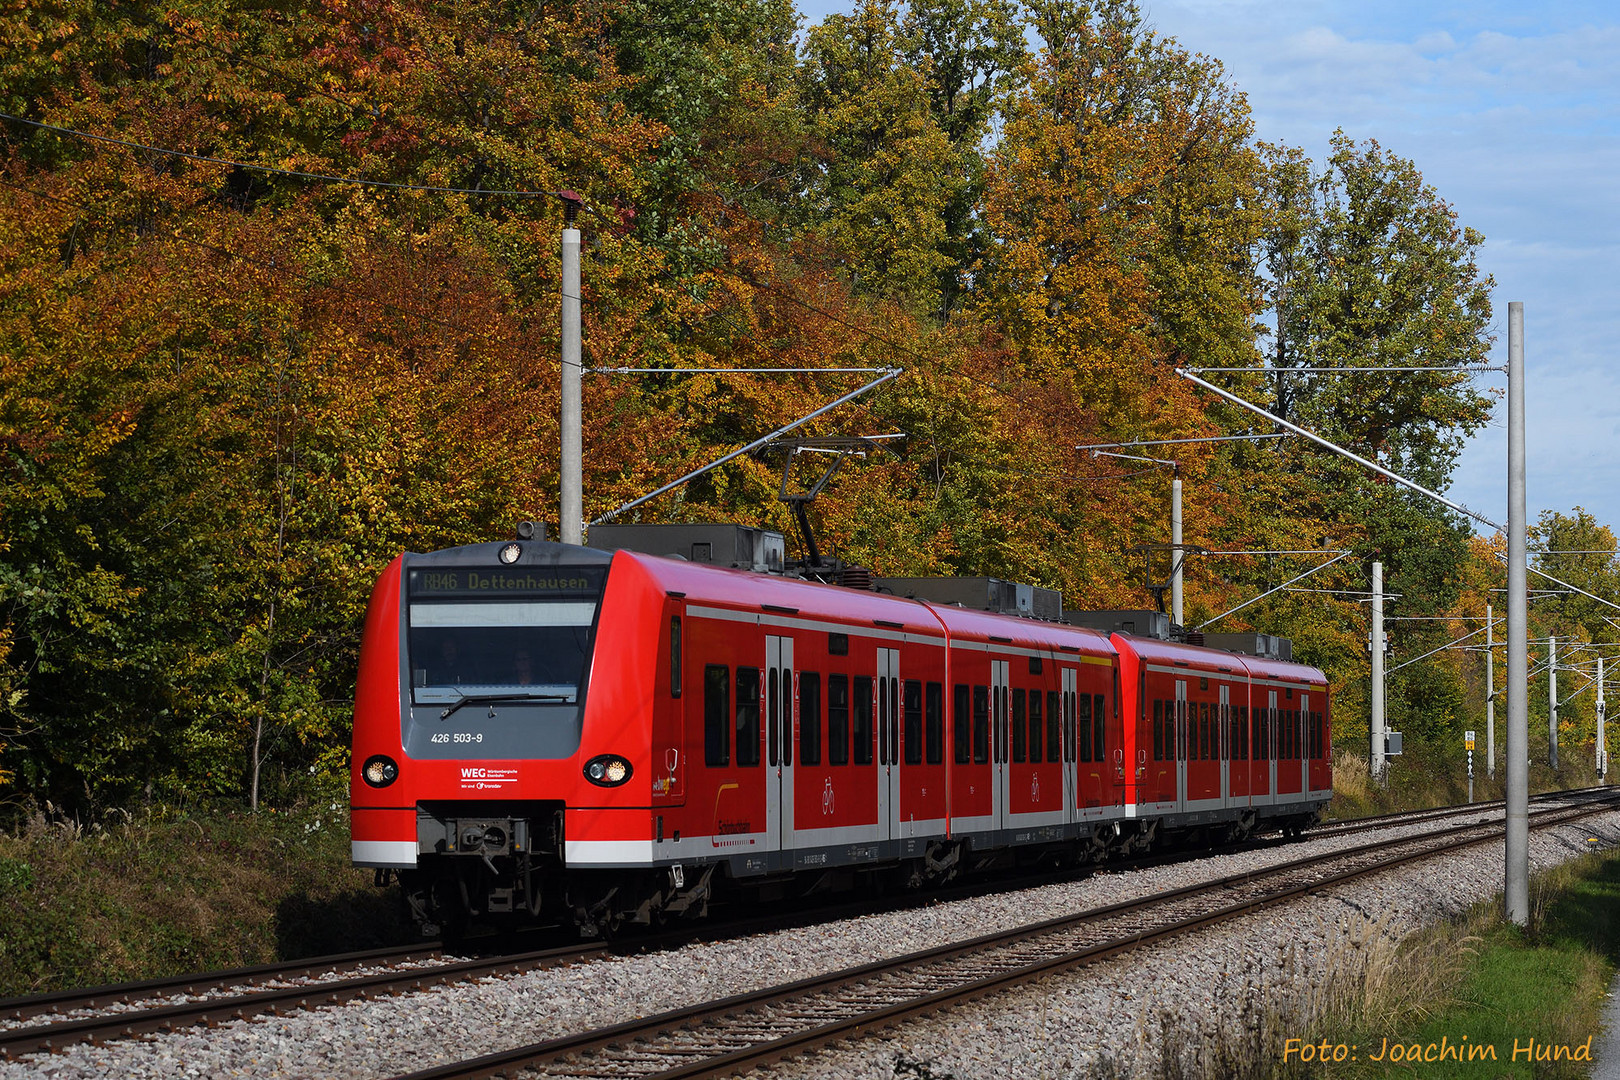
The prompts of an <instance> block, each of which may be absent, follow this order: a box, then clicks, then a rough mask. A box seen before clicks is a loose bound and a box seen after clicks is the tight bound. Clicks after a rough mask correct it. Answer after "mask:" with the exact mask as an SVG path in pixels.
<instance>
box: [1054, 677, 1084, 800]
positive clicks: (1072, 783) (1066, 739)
mask: <svg viewBox="0 0 1620 1080" xmlns="http://www.w3.org/2000/svg"><path fill="white" fill-rule="evenodd" d="M1079 682H1080V669H1079V668H1072V667H1068V666H1067V665H1065V666H1064V668H1063V698H1062V702H1063V723H1062V725H1061V729H1062V731H1061V734H1062V752H1061V753H1059V754H1058V758H1059V761H1060V763H1061V768H1062V769H1063V809H1064V815H1063V820H1064V821H1079V820H1080V816H1081V815H1080V783H1079V777H1078V771H1079V770H1078V767H1077V766H1076V765H1075V761H1074V759H1075V753H1074V725H1075V719H1074V717H1075V696H1076V687H1078V686H1079Z"/></svg>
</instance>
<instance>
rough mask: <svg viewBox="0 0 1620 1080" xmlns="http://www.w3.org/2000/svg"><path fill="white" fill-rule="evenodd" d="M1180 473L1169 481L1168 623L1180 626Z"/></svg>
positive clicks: (1178, 471)
mask: <svg viewBox="0 0 1620 1080" xmlns="http://www.w3.org/2000/svg"><path fill="white" fill-rule="evenodd" d="M1183 561H1184V560H1183V559H1182V556H1181V471H1180V469H1179V468H1178V469H1177V470H1176V476H1175V478H1174V479H1173V480H1171V481H1170V621H1171V622H1173V623H1175V624H1176V625H1177V626H1180V625H1181V564H1182V562H1183Z"/></svg>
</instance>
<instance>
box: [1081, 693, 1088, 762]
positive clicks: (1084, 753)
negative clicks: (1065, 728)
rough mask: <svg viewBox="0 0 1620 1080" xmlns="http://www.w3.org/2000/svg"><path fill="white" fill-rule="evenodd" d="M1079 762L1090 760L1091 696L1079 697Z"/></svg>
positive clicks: (1082, 695)
mask: <svg viewBox="0 0 1620 1080" xmlns="http://www.w3.org/2000/svg"><path fill="white" fill-rule="evenodd" d="M1080 760H1081V761H1090V760H1091V695H1090V694H1081V695H1080Z"/></svg>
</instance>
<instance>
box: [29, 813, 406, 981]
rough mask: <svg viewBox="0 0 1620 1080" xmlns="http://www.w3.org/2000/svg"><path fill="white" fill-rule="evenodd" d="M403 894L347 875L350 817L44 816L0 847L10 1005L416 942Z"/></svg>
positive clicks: (364, 874)
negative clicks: (89, 821)
mask: <svg viewBox="0 0 1620 1080" xmlns="http://www.w3.org/2000/svg"><path fill="white" fill-rule="evenodd" d="M410 933H411V931H410V930H409V928H408V926H407V925H406V920H405V919H404V918H403V915H402V913H401V912H400V911H399V902H398V896H397V890H387V891H385V890H380V889H376V888H374V887H373V886H372V881H371V874H370V872H369V871H361V870H356V869H354V868H353V867H351V866H350V865H349V828H348V817H347V812H346V809H345V808H344V807H343V806H342V805H341V804H338V803H333V804H330V805H328V806H322V807H319V808H313V807H311V808H307V809H304V810H301V811H298V812H294V813H286V812H279V813H278V812H275V811H265V812H262V813H259V814H248V813H242V812H234V813H233V812H217V813H200V812H188V813H180V812H175V811H152V812H149V813H146V814H144V815H142V816H140V817H135V816H131V815H118V814H115V815H113V819H112V820H111V821H109V822H104V823H100V824H94V825H90V826H88V827H86V826H81V825H80V824H78V823H76V822H74V821H70V820H64V819H62V818H61V817H59V816H53V815H50V814H48V813H46V812H42V811H36V812H35V813H34V814H32V815H31V816H30V817H29V818H28V819H27V821H26V822H25V823H24V824H22V825H21V826H19V827H18V828H17V829H16V830H15V831H13V832H11V833H8V834H0V997H8V996H13V995H20V994H36V993H43V992H45V991H48V990H57V989H64V988H72V987H83V986H96V985H102V984H106V983H118V982H128V981H132V980H137V979H146V978H155V977H158V976H164V975H179V974H189V973H191V972H197V971H207V970H217V969H223V968H232V967H242V966H247V965H252V964H262V963H269V962H271V961H274V960H277V959H295V958H298V957H303V956H317V955H322V954H328V953H336V952H346V951H350V950H354V949H365V948H371V947H374V946H379V945H386V944H393V943H395V942H401V941H408V940H410Z"/></svg>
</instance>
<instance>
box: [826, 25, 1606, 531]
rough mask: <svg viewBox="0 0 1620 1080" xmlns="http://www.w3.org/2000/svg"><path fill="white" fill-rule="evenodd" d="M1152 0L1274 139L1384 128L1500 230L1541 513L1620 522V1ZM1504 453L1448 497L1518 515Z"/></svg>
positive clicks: (1472, 451) (1464, 467) (1474, 447)
mask: <svg viewBox="0 0 1620 1080" xmlns="http://www.w3.org/2000/svg"><path fill="white" fill-rule="evenodd" d="M1141 2H1142V9H1143V12H1144V14H1145V15H1146V16H1147V18H1148V20H1149V22H1150V23H1151V24H1152V25H1153V26H1154V27H1155V28H1156V29H1157V31H1158V32H1159V33H1160V34H1163V35H1167V36H1170V37H1174V38H1175V39H1176V40H1177V41H1179V42H1180V43H1181V44H1182V45H1183V46H1184V47H1185V48H1187V49H1189V50H1191V51H1193V52H1198V53H1204V54H1205V55H1208V56H1212V57H1215V58H1216V59H1219V60H1220V61H1222V63H1223V64H1225V66H1226V69H1227V71H1228V72H1229V74H1230V76H1231V78H1232V81H1233V83H1234V84H1235V85H1237V86H1238V87H1239V88H1240V89H1242V90H1243V91H1244V92H1245V93H1246V94H1247V95H1248V98H1249V104H1250V107H1251V108H1252V110H1253V113H1254V118H1255V126H1256V131H1257V134H1258V135H1259V137H1260V138H1262V139H1265V140H1267V141H1271V142H1286V143H1289V144H1292V145H1295V146H1300V147H1303V148H1304V149H1305V150H1306V152H1307V153H1309V154H1310V155H1311V157H1312V158H1313V159H1316V160H1321V159H1323V158H1325V157H1326V156H1327V150H1326V148H1327V143H1328V139H1329V137H1330V136H1331V135H1332V133H1333V130H1334V129H1335V128H1337V127H1343V128H1344V130H1345V132H1346V133H1347V134H1348V135H1350V136H1351V137H1353V138H1355V139H1356V140H1358V141H1360V140H1362V139H1366V138H1374V139H1377V140H1378V141H1379V143H1380V144H1382V145H1383V146H1384V147H1385V148H1386V149H1389V150H1391V151H1393V152H1395V153H1398V154H1400V155H1401V156H1403V157H1408V158H1411V159H1413V160H1414V161H1415V162H1416V163H1417V165H1418V168H1419V169H1420V170H1422V172H1423V174H1424V177H1425V179H1427V180H1428V181H1429V183H1431V184H1433V185H1434V186H1435V188H1436V189H1437V190H1438V192H1439V193H1440V195H1441V197H1442V198H1444V199H1446V200H1447V201H1448V202H1450V203H1451V204H1452V205H1453V206H1454V207H1455V208H1456V210H1457V212H1458V215H1459V218H1460V220H1461V221H1462V222H1463V223H1464V224H1466V225H1470V226H1472V227H1473V228H1475V229H1477V230H1479V231H1480V232H1481V233H1483V234H1484V235H1485V245H1484V247H1483V249H1482V251H1481V255H1480V262H1481V267H1482V269H1483V270H1484V271H1485V272H1486V273H1489V274H1492V275H1494V276H1495V278H1496V283H1497V287H1496V289H1495V291H1494V293H1493V295H1492V299H1493V303H1494V304H1495V312H1496V319H1495V323H1496V325H1495V328H1494V329H1495V331H1496V334H1497V338H1498V340H1497V344H1496V352H1495V355H1496V360H1495V361H1494V362H1497V363H1505V362H1506V349H1507V305H1508V301H1510V300H1522V301H1523V302H1524V305H1525V372H1526V395H1525V403H1526V414H1527V418H1528V419H1527V429H1528V430H1527V455H1528V473H1529V477H1528V495H1529V504H1530V517H1531V520H1532V521H1534V520H1535V518H1536V516H1537V515H1538V514H1539V513H1540V511H1542V510H1545V509H1550V510H1561V511H1564V512H1566V513H1567V512H1568V511H1569V510H1570V509H1571V508H1572V507H1574V506H1577V505H1578V506H1584V507H1585V508H1586V509H1587V510H1589V511H1591V512H1592V513H1593V514H1595V515H1596V516H1597V518H1598V520H1599V521H1601V522H1603V523H1605V524H1607V525H1609V526H1610V527H1612V528H1616V529H1617V530H1620V366H1617V365H1616V364H1615V363H1614V357H1615V354H1616V350H1617V349H1620V179H1617V178H1620V5H1616V4H1613V3H1595V2H1570V3H1551V4H1549V3H1542V4H1533V3H1532V4H1524V3H1518V4H1507V3H1501V2H1496V0H1485V2H1478V0H1476V2H1471V3H1445V2H1442V3H1422V2H1421V0H1420V2H1407V3H1396V2H1387V0H1370V2H1369V0H1361V2H1358V3H1350V2H1344V0H1293V2H1289V3H1282V2H1278V0H1141ZM853 6H854V5H853V4H851V3H835V2H827V0H801V3H800V10H801V12H802V13H803V14H804V15H805V17H806V21H807V22H818V21H820V19H821V18H823V17H824V16H825V15H826V14H828V13H829V12H833V11H848V10H850V9H851V8H852V7H853ZM1481 384H1482V385H1483V386H1489V387H1501V388H1505V386H1506V380H1505V379H1504V378H1500V377H1497V378H1484V379H1482V380H1481ZM1498 411H1499V412H1501V411H1502V410H1500V409H1499V410H1498ZM1506 460H1507V431H1506V427H1505V425H1504V424H1503V423H1502V421H1501V420H1497V421H1495V422H1493V423H1492V424H1491V426H1490V427H1488V428H1486V429H1484V430H1483V431H1481V432H1480V433H1479V434H1478V435H1476V436H1475V438H1474V439H1473V440H1472V442H1471V443H1470V444H1469V446H1468V448H1467V450H1466V451H1465V453H1464V454H1463V457H1462V460H1461V463H1460V465H1459V468H1458V470H1457V473H1456V476H1455V478H1454V482H1453V485H1452V488H1451V490H1450V491H1449V493H1448V494H1450V495H1451V496H1452V497H1453V498H1455V499H1458V500H1460V501H1462V502H1464V503H1466V504H1467V505H1468V506H1470V507H1472V508H1474V509H1475V510H1478V511H1479V512H1480V513H1483V514H1484V515H1486V516H1487V517H1490V518H1492V519H1493V520H1496V521H1505V520H1506V517H1507V510H1506V500H1507V481H1506V476H1507V466H1506ZM1480 528H1481V530H1483V526H1481V527H1480Z"/></svg>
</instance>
